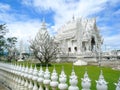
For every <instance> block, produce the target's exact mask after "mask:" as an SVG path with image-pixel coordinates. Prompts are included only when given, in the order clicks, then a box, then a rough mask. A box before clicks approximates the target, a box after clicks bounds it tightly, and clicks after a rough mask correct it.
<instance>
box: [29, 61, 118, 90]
mask: <svg viewBox="0 0 120 90" xmlns="http://www.w3.org/2000/svg"><path fill="white" fill-rule="evenodd" d="M54 65H55V67H56V71H57V73H58V74H60V73H61V69H62V66H64V71H65V74H66V75H67V78H69V76H70V75H71V71H72V64H71V63H53V64H52V65H51V66H50V67H49V71H50V72H52V70H53V68H54ZM29 66H30V64H29ZM33 67H34V65H33ZM37 68H38V70H39V66H38V67H37ZM86 68H87V69H86ZM43 69H44V70H45V67H43ZM74 70H75V73H76V75H77V76H78V86H79V88H80V90H81V89H82V87H81V78H83V76H84V73H85V70H87V71H88V75H89V78H90V79H91V83H92V86H91V90H96V82H95V80H98V78H99V75H100V71H101V70H102V71H103V75H104V78H105V80H106V81H107V82H108V90H115V87H116V86H115V85H114V83H116V82H118V79H119V77H120V71H118V70H112V69H111V68H109V67H98V66H74ZM67 80H69V79H67ZM67 83H68V85H69V81H67Z"/></svg>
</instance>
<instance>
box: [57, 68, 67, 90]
mask: <svg viewBox="0 0 120 90" xmlns="http://www.w3.org/2000/svg"><path fill="white" fill-rule="evenodd" d="M59 81H60V84H59V85H58V88H59V89H60V90H67V88H68V85H67V84H66V81H67V78H66V74H65V72H64V68H62V71H61V74H60V76H59Z"/></svg>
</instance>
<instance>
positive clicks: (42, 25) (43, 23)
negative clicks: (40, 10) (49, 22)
mask: <svg viewBox="0 0 120 90" xmlns="http://www.w3.org/2000/svg"><path fill="white" fill-rule="evenodd" d="M41 29H46V22H45V18H43V20H42V24H41Z"/></svg>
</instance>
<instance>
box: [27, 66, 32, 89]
mask: <svg viewBox="0 0 120 90" xmlns="http://www.w3.org/2000/svg"><path fill="white" fill-rule="evenodd" d="M32 73H33V69H32V64H31V66H30V69H29V75H28V78H29V86H28V89H29V90H33V84H32Z"/></svg>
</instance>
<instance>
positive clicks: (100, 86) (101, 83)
mask: <svg viewBox="0 0 120 90" xmlns="http://www.w3.org/2000/svg"><path fill="white" fill-rule="evenodd" d="M96 83H97V85H96V88H97V90H107V89H108V86H107V84H108V83H107V82H106V81H105V80H104V76H103V73H102V70H101V73H100V76H99V79H98V81H96Z"/></svg>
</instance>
